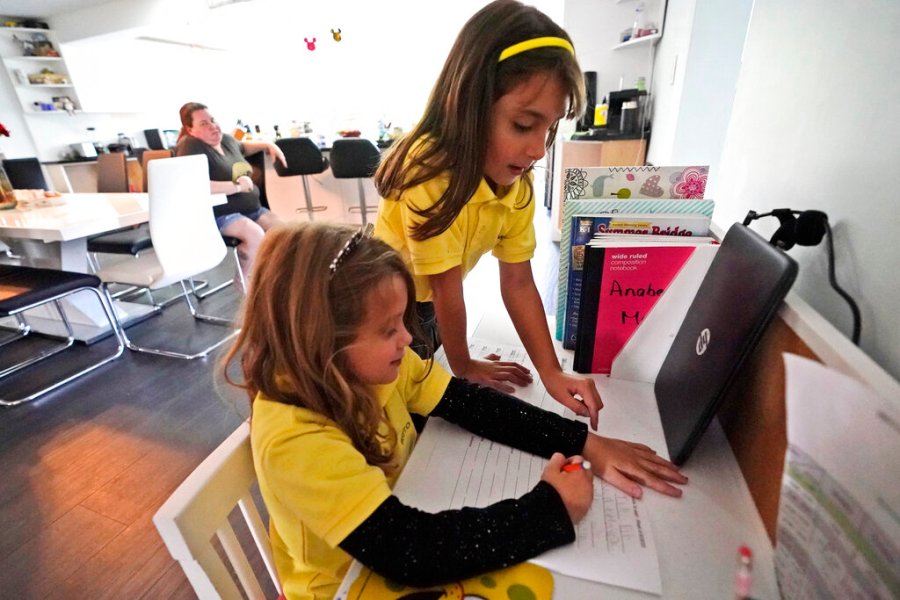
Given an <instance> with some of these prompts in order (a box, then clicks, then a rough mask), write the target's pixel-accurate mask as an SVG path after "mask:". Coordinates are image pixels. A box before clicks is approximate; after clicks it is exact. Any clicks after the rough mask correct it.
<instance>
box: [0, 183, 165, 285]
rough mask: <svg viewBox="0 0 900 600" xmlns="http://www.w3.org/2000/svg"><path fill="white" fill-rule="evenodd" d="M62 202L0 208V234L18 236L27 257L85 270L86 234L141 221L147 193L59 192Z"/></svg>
mask: <svg viewBox="0 0 900 600" xmlns="http://www.w3.org/2000/svg"><path fill="white" fill-rule="evenodd" d="M61 200H62V202H63V204H61V205H59V206H47V207H42V208H30V209H19V208H15V209H12V210H4V211H0V237H4V238H14V239H16V240H20V242H19V243H20V244H21V245H22V246H23V249H24V252H25V253H26V255H27V256H28V257H29V258H36V259H38V260H46V261H50V264H51V266H52V267H55V268H59V269H62V270H66V271H78V272H81V273H87V272H88V268H87V238H88V237H90V236H93V235H97V234H100V233H104V232H107V231H112V230H114V229H120V228H122V227H129V226H131V225H138V224H140V223H145V222H146V221H147V219H148V218H149V212H148V208H147V207H148V199H147V194H63V195H62V196H61Z"/></svg>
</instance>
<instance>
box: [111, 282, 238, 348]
mask: <svg viewBox="0 0 900 600" xmlns="http://www.w3.org/2000/svg"><path fill="white" fill-rule="evenodd" d="M180 283H181V291H182V293H181V294H180V295H179V296H177V297H180V298H184V300H185V302H187V305H188V308H189V310H190V312H191V316H193V317H194V318H195V319H197V320H198V321H203V322H206V323H211V324H214V325H222V326H233V322H232V321H231V320H229V319H223V318H222V317H215V316H212V315H204V314H200V313H198V312H197V310H196V308H194V305H193V303H191V299H190V296H191V295H192V294H191V293H190V292H189V291H188V286H187V284H186V283H185V282H184V281H181V282H180ZM103 289H104V291H105V292H106V293H107V297H108V296H109V289H108V284H105V283H104V284H103ZM113 316H114V318H115V319H116V325H117V327H118V329H119V331H120V332H121V336H122V340H123V342H124V343H125V346H127V347H128V349H129V350H132V351H134V352H142V353H144V354H153V355H156V356H168V357H170V358H181V359H184V360H193V359H195V358H203V357H205V356H207V355H209V353H210V352H212V351H213V350H215V349H216V348H218V347H220V346H222V345H223V344H226V343H228V342H229V341H230V340H231V339H232V338H234V337H235V336H236V335H238V334H239V333H240V332H241V330H240V329H235V330H234V331H231V332H230V333H229V334H228V335H226V336H225V337H224V338H222V339H220V340H219V341H217V342H216V343H214V344H212V345H211V346H208V347H207V348H204V349H203V350H200V351H199V352H195V353H193V354H188V353H185V352H177V351H175V350H166V349H162V348H149V347H146V346H139V345H137V344H135V343H134V342H132V341H131V339H130V338H129V337H128V334H127V333H126V332H125V328H124V327H122V325H121V323H120V322H119V320H118V317H117V316H116V315H115V314H114V315H113Z"/></svg>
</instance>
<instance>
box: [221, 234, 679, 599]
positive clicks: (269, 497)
mask: <svg viewBox="0 0 900 600" xmlns="http://www.w3.org/2000/svg"><path fill="white" fill-rule="evenodd" d="M256 269H257V270H256V276H255V277H254V279H253V280H251V285H250V289H249V293H248V296H247V298H246V301H245V307H244V310H243V322H242V329H241V334H240V336H239V337H238V340H237V342H236V344H235V346H234V347H233V348H232V349H231V351H230V353H229V355H228V357H227V358H226V368H227V366H228V364H229V363H230V362H232V361H236V360H239V361H240V366H241V371H242V374H243V382H242V383H241V384H240V387H242V388H244V389H245V390H246V391H247V393H248V395H249V397H250V399H251V402H252V404H251V406H252V410H251V425H250V431H251V444H252V448H253V460H254V464H255V467H256V473H257V476H258V478H259V485H260V491H261V493H262V497H263V500H264V501H265V503H266V507H267V508H268V511H269V516H270V524H269V525H270V533H271V542H272V548H273V552H274V555H275V562H276V566H277V569H278V574H279V579H280V581H281V583H282V587H283V590H284V593H285V595H286V596H287V598H289V599H292V600H294V599H303V600H312V599H317V600H318V599H324V598H332V597H333V595H334V593H335V592H336V590H337V586H338V584H339V583H340V581H341V578H342V577H343V575H344V574H345V573H346V571H347V568H348V567H349V565H350V561H351V558H356V559H358V560H359V561H360V562H362V563H363V564H365V565H366V566H368V567H370V568H371V569H373V570H374V571H376V572H378V573H380V574H382V575H383V576H385V577H387V578H388V579H390V580H393V581H397V582H399V583H403V584H405V585H414V586H415V585H418V586H424V585H432V584H436V583H445V582H449V581H454V580H459V579H462V578H467V577H471V576H474V575H477V574H480V573H483V572H488V571H491V570H495V569H498V568H502V567H505V566H509V565H512V564H515V563H518V562H521V561H523V560H526V559H528V558H531V557H533V556H535V555H537V554H540V553H541V552H544V551H546V550H549V549H550V548H554V547H557V546H560V545H563V544H568V543H570V542H572V541H573V540H574V538H575V530H574V527H573V524H574V523H577V522H578V521H579V520H580V519H581V518H582V517H583V516H584V514H585V513H586V511H587V509H588V507H589V506H590V504H591V500H592V490H593V486H592V483H591V477H592V474H591V472H590V471H587V470H582V469H578V470H577V471H576V472H567V471H565V470H563V468H564V467H565V465H566V464H567V462H581V461H582V460H583V459H584V460H587V461H590V463H591V471H592V472H593V474H594V475H597V476H599V477H603V478H604V479H606V480H607V481H609V482H610V483H612V484H613V485H615V486H616V487H619V488H620V489H622V490H623V491H625V492H626V493H628V494H630V495H632V496H635V497H640V496H641V494H642V487H641V485H640V484H639V483H637V482H641V483H643V484H644V485H646V486H648V487H650V488H652V489H655V490H658V491H660V492H661V493H664V494H667V495H670V496H680V495H681V491H680V490H679V489H678V488H675V487H674V486H672V485H671V484H670V483H669V482H673V483H679V484H683V483H685V482H686V478H684V477H683V476H682V475H681V474H680V473H679V472H678V470H677V469H676V468H675V467H674V466H673V465H672V464H671V463H669V462H668V461H666V460H664V459H662V458H660V457H658V456H656V454H655V453H654V452H653V451H652V450H650V449H649V448H647V447H646V446H643V445H640V444H632V443H628V442H624V441H620V440H614V439H611V438H603V437H599V436H597V435H595V434H593V433H589V432H588V431H587V427H586V425H585V424H583V423H579V422H576V421H572V420H569V419H565V418H563V417H560V416H558V415H555V414H552V413H549V412H546V411H543V410H541V409H538V408H535V407H533V406H531V405H529V404H526V403H524V402H521V401H519V400H517V399H515V398H513V397H511V396H507V395H505V394H502V393H500V392H498V391H496V390H494V389H491V388H488V387H483V386H479V385H476V384H473V383H470V382H467V381H465V380H462V379H457V378H453V377H451V376H450V374H449V373H447V372H446V371H444V370H443V369H442V368H441V367H440V366H439V365H437V364H434V363H432V362H431V361H427V362H426V361H424V360H423V359H421V358H420V357H419V356H417V355H416V354H415V353H414V352H413V351H412V350H411V349H410V348H409V343H410V340H411V339H412V336H411V335H410V333H409V328H410V327H412V328H415V327H416V326H417V317H416V314H415V308H414V302H415V293H414V291H413V289H414V288H413V281H412V277H411V276H410V274H409V272H408V271H407V269H406V267H405V266H404V264H403V260H402V259H401V258H400V256H399V255H398V254H397V253H396V252H395V251H394V250H392V249H391V248H390V246H388V245H387V244H385V243H384V242H382V241H380V240H377V239H374V238H371V237H368V236H367V235H365V234H364V233H363V232H362V231H356V232H355V233H354V230H352V229H348V228H347V227H345V226H340V225H334V224H325V223H302V224H291V225H287V226H282V227H278V228H274V229H272V230H271V231H270V232H269V233H268V234H267V235H266V237H265V239H264V240H263V242H262V245H261V247H260V250H259V254H258V260H257V263H256ZM411 412H416V413H419V414H422V415H427V414H431V415H433V416H437V417H441V418H444V419H446V420H448V421H451V422H454V423H457V424H458V425H460V426H462V427H465V428H466V429H468V430H470V431H472V432H474V433H477V434H479V435H482V436H484V437H487V438H490V439H492V440H495V441H498V442H500V443H503V444H507V445H510V446H513V447H515V448H519V449H522V450H526V451H529V452H533V453H536V454H539V455H541V456H545V457H550V461H549V463H548V465H547V467H546V468H545V470H544V472H543V475H542V477H541V481H540V482H539V483H537V484H536V485H535V487H534V488H533V489H532V490H531V491H530V492H528V493H526V494H524V495H523V496H521V497H520V498H517V499H513V500H506V501H503V502H498V503H496V504H493V505H491V506H488V507H485V508H478V509H474V508H467V509H463V510H447V511H442V512H439V513H436V514H430V513H425V512H422V511H419V510H416V509H414V508H410V507H408V506H405V505H404V504H403V503H401V502H400V500H398V499H397V498H396V497H395V496H393V495H392V493H391V490H392V488H393V485H394V483H395V481H396V480H397V477H398V475H399V474H400V472H401V471H402V470H403V467H404V465H405V464H406V461H407V459H408V457H409V455H410V452H411V451H412V449H413V446H414V445H415V441H416V437H417V434H416V431H415V428H414V427H413V425H412V422H411V419H410V413H411ZM566 456H568V457H570V458H568V459H567V458H565V457H566ZM582 457H583V458H582Z"/></svg>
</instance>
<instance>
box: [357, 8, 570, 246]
mask: <svg viewBox="0 0 900 600" xmlns="http://www.w3.org/2000/svg"><path fill="white" fill-rule="evenodd" d="M547 36H553V37H560V38H563V39H565V40H568V41H569V42H571V39H570V38H569V36H568V34H567V33H566V32H565V31H564V30H563V29H562V28H561V27H560V26H559V25H557V24H556V23H554V22H553V20H552V19H550V17H548V16H547V15H545V14H544V13H542V12H541V11H539V10H537V9H536V8H534V7H531V6H525V5H524V4H522V3H520V2H517V1H516V0H496V2H492V3H490V4H488V5H487V6H485V7H484V8H483V9H481V10H480V11H478V12H477V13H475V15H474V16H472V18H471V19H469V21H468V22H467V23H466V24H465V25H464V26H463V28H462V30H461V31H460V32H459V35H458V37H457V38H456V42H455V43H454V44H453V48H452V49H451V50H450V54H449V55H448V56H447V61H446V62H445V63H444V68H443V69H442V70H441V74H440V76H439V77H438V79H437V82H436V83H435V85H434V89H432V91H431V96H430V98H429V100H428V103H427V105H426V107H425V114H424V115H423V116H422V119H421V120H420V121H419V122H418V124H417V125H416V126H415V127H414V128H413V130H412V131H411V132H410V133H408V134H407V135H405V136H404V137H402V138H401V139H400V140H399V141H397V142H395V143H394V145H393V146H392V147H391V149H390V150H389V151H388V153H387V155H386V156H385V158H384V160H383V161H382V163H381V165H380V166H379V167H378V171H377V172H376V173H375V185H376V187H377V188H378V192H379V194H380V195H381V197H382V198H385V199H388V200H397V199H398V198H399V197H400V194H401V193H402V192H403V191H405V190H407V189H409V188H412V187H415V186H417V185H420V184H421V183H424V182H425V181H428V180H430V179H433V178H434V177H436V176H438V175H439V174H442V173H447V176H448V177H449V185H448V187H447V190H446V191H445V192H444V194H443V195H442V196H441V197H440V199H439V200H438V201H437V202H436V203H435V204H434V205H433V206H431V207H428V208H425V209H423V210H421V211H416V212H417V214H419V215H421V216H423V217H424V218H425V220H424V221H423V222H422V223H420V224H419V225H417V226H416V227H415V228H414V229H413V231H412V232H411V235H412V237H413V238H414V239H417V240H424V239H428V238H430V237H433V236H435V235H438V234H440V233H441V232H443V231H445V230H446V229H447V228H448V227H450V225H451V224H452V223H453V221H454V219H456V217H457V216H458V215H459V213H460V211H461V210H462V208H463V206H465V204H466V202H468V200H469V198H471V197H472V195H473V194H474V193H475V191H476V189H477V188H478V185H479V182H480V181H481V179H482V177H483V168H484V160H485V156H486V155H487V144H488V140H487V133H488V132H489V131H490V115H491V107H492V106H493V105H494V103H495V102H496V101H497V100H498V99H499V98H500V97H502V96H503V95H505V94H507V93H509V91H510V90H512V89H513V88H514V87H515V86H516V85H518V84H520V83H522V82H524V81H526V80H527V79H529V78H530V77H531V76H533V75H534V74H536V73H549V74H552V75H554V76H556V77H559V78H560V81H561V82H562V83H563V87H564V88H565V89H567V90H568V111H567V113H566V118H567V119H571V118H574V117H577V116H580V115H581V113H582V112H583V111H584V103H585V99H584V96H585V88H584V75H583V74H582V72H581V68H580V67H579V66H578V61H576V60H575V57H574V56H573V55H572V54H571V52H569V51H568V50H566V49H564V48H559V47H544V48H536V49H533V50H529V51H527V52H522V53H520V54H517V55H515V56H513V57H511V58H508V59H506V60H504V61H503V62H498V60H499V57H500V53H501V52H502V51H503V50H504V49H506V48H508V47H510V46H512V45H513V44H517V43H519V42H522V41H525V40H530V39H534V38H539V37H547ZM556 129H557V126H556V124H554V125H553V127H551V129H550V132H549V133H548V136H547V147H548V148H549V147H550V144H551V143H552V142H553V139H554V138H555V137H556ZM525 181H526V182H527V185H529V187H530V186H531V182H530V180H529V179H528V178H526V179H525ZM531 196H533V190H531V191H530V194H529V201H530V199H531ZM526 205H527V204H526ZM414 210H415V209H414Z"/></svg>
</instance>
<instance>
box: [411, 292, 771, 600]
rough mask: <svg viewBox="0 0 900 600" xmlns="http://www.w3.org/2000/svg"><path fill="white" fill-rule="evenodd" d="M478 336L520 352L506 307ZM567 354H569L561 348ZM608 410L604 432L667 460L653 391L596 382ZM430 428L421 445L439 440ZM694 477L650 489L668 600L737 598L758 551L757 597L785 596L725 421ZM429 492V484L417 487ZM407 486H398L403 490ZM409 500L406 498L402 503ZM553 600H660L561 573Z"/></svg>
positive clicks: (693, 463) (705, 444) (699, 452)
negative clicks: (748, 557) (745, 564)
mask: <svg viewBox="0 0 900 600" xmlns="http://www.w3.org/2000/svg"><path fill="white" fill-rule="evenodd" d="M473 337H475V338H478V339H481V340H491V341H493V342H496V343H497V344H502V345H514V346H520V345H521V343H520V342H519V340H518V338H517V336H516V334H515V330H514V329H513V327H512V324H511V323H510V322H509V317H508V316H507V315H506V313H505V311H502V309H500V310H498V311H491V312H488V313H487V314H486V315H485V316H484V317H483V318H482V319H481V320H480V323H479V325H478V327H477V328H476V329H475V333H474V336H473ZM559 352H560V354H562V355H568V357H569V364H571V355H572V353H571V352H570V351H565V350H559ZM595 380H596V382H597V385H598V388H599V389H600V393H601V395H602V396H603V402H604V404H605V407H604V409H603V411H601V413H600V432H601V433H602V434H604V435H609V436H612V437H620V438H624V439H628V440H633V441H639V442H643V443H646V444H647V445H649V446H651V447H652V448H654V449H655V450H657V451H658V452H659V453H660V454H662V455H664V456H665V455H666V452H665V441H664V438H663V433H662V426H661V424H660V420H659V412H658V409H657V406H656V399H655V396H654V394H653V386H652V384H648V383H637V382H630V381H624V380H616V379H611V378H609V377H605V376H595ZM432 434H433V433H432V432H430V431H429V428H428V427H426V428H425V431H424V432H423V434H422V438H421V439H420V441H419V443H420V444H422V443H423V442H424V441H425V439H426V437H427V436H429V435H432ZM415 461H417V456H416V453H415V452H413V454H412V457H411V458H410V463H409V464H408V465H407V467H406V469H404V474H403V475H402V476H401V479H400V481H401V482H402V485H403V486H409V485H410V484H411V482H410V481H409V480H408V478H407V479H406V480H404V477H406V474H407V473H417V472H418V473H422V472H424V473H427V472H428V470H427V469H420V468H414V467H415ZM682 471H683V472H684V474H686V475H687V476H688V477H689V478H690V483H689V484H688V485H686V486H684V488H683V490H684V495H683V497H682V498H681V499H674V498H669V497H666V496H662V495H661V494H658V493H655V492H653V491H649V490H647V491H645V495H644V499H643V500H642V501H641V502H643V503H644V505H645V507H646V511H647V513H649V518H650V521H651V526H652V528H653V535H654V538H655V540H656V546H657V552H658V559H659V569H660V577H661V580H662V598H672V599H679V600H680V599H683V598H731V597H734V591H733V586H734V575H735V567H736V557H737V549H738V547H739V546H740V545H742V544H746V545H747V546H749V547H750V548H751V549H752V550H753V557H754V567H753V595H754V597H755V598H761V599H773V598H778V592H777V586H776V583H775V570H774V563H773V549H772V545H771V542H770V541H769V538H768V536H767V534H766V530H765V527H764V525H763V522H762V519H761V518H760V516H759V513H758V512H757V510H756V505H755V504H754V502H753V499H752V497H751V496H750V491H749V489H748V487H747V484H746V483H745V481H744V478H743V477H742V475H741V471H740V468H739V467H738V464H737V461H736V460H735V457H734V454H733V453H732V451H731V447H730V446H729V444H728V440H727V439H726V437H725V435H724V433H723V431H722V428H721V426H720V425H719V423H718V421H713V424H712V425H711V426H710V428H709V430H708V431H707V432H706V434H705V435H704V436H703V438H702V440H701V442H700V444H699V445H698V447H697V449H696V450H695V452H694V454H693V455H692V456H691V458H690V460H689V461H688V462H687V464H686V465H685V467H684V468H683V469H682ZM414 484H415V485H421V486H428V485H429V483H428V481H427V478H422V480H421V481H416V482H414ZM400 485H401V484H399V483H398V487H400ZM401 499H402V498H401ZM553 597H554V599H556V600H579V599H591V600H593V599H596V598H613V599H628V600H631V599H638V598H640V599H648V598H656V596H654V595H652V594H646V593H643V592H639V591H636V590H632V589H626V588H621V587H615V586H611V585H602V584H597V583H592V582H589V581H586V580H581V579H577V578H573V577H567V576H564V575H560V574H558V573H554V596H553Z"/></svg>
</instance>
